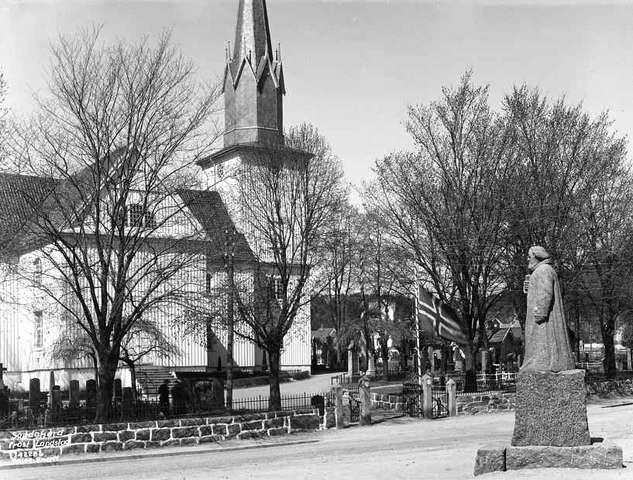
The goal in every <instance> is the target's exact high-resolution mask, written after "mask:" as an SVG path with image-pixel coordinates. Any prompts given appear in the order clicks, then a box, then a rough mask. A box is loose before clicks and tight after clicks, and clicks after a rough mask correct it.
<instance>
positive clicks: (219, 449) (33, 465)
mask: <svg viewBox="0 0 633 480" xmlns="http://www.w3.org/2000/svg"><path fill="white" fill-rule="evenodd" d="M318 442H319V440H317V439H307V440H295V441H291V442H274V443H259V444H255V445H243V446H241V445H237V446H230V447H222V446H221V443H217V444H216V445H220V446H219V447H217V448H195V447H194V448H191V449H188V450H183V449H182V447H175V448H174V449H173V450H171V449H170V451H167V452H164V451H160V449H156V450H152V451H151V452H147V453H135V454H132V455H108V456H103V457H102V456H95V457H80V458H70V459H68V460H55V461H52V462H32V463H11V464H7V465H0V471H2V470H14V469H17V468H37V467H47V466H51V465H73V464H77V463H102V462H115V461H120V460H138V459H142V458H151V457H173V456H176V455H201V454H205V453H216V452H235V451H238V450H254V449H257V448H272V447H287V446H292V445H303V444H307V443H318Z"/></svg>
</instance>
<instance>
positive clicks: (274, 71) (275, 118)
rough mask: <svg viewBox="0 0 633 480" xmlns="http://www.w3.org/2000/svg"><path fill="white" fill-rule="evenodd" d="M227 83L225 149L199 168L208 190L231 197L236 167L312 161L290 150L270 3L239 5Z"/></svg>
mask: <svg viewBox="0 0 633 480" xmlns="http://www.w3.org/2000/svg"><path fill="white" fill-rule="evenodd" d="M231 50H232V51H231ZM223 82H224V83H223V86H222V93H223V94H224V147H223V148H222V149H220V150H218V151H216V152H214V153H212V154H211V155H209V156H208V157H206V158H203V159H202V160H200V161H199V162H198V165H200V166H201V167H202V169H203V170H205V174H206V176H207V185H208V186H214V188H216V186H217V188H218V190H224V191H225V192H226V190H227V188H226V187H227V186H226V182H225V181H224V180H226V179H227V178H229V177H232V178H233V179H234V178H235V177H234V176H232V175H230V172H233V171H234V170H235V168H234V167H235V166H237V165H238V164H248V163H251V162H255V163H257V159H260V160H261V158H263V157H265V156H267V157H270V156H273V157H278V158H282V157H283V158H284V161H287V162H289V163H292V160H293V159H295V160H296V159H308V158H311V157H312V155H311V154H309V153H307V152H304V151H301V150H296V149H293V148H288V147H287V146H285V144H284V129H283V96H284V95H285V93H286V89H285V84H284V74H283V68H282V64H281V55H280V52H279V49H277V50H275V51H273V48H272V41H271V38H270V27H269V25H268V12H267V10H266V0H239V5H238V10H237V25H236V28H235V42H234V43H233V48H232V49H231V45H230V44H229V47H228V48H227V50H226V66H225V68H224V79H223ZM222 184H224V185H222ZM225 196H226V195H225ZM227 200H228V199H227Z"/></svg>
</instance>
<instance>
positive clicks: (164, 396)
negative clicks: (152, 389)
mask: <svg viewBox="0 0 633 480" xmlns="http://www.w3.org/2000/svg"><path fill="white" fill-rule="evenodd" d="M158 403H159V405H160V411H161V413H162V414H163V415H165V416H167V415H168V414H169V380H167V379H165V380H163V383H162V384H161V385H160V387H158Z"/></svg>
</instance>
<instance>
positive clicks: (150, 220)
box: [145, 211, 156, 228]
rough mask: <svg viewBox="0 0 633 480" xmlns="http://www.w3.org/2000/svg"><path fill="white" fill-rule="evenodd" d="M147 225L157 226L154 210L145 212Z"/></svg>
mask: <svg viewBox="0 0 633 480" xmlns="http://www.w3.org/2000/svg"><path fill="white" fill-rule="evenodd" d="M145 226H146V227H147V228H156V217H155V216H154V212H148V211H146V212H145Z"/></svg>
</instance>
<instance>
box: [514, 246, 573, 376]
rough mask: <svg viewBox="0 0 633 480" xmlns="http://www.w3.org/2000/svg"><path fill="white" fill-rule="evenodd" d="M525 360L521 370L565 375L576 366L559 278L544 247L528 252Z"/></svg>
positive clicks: (536, 247)
mask: <svg viewBox="0 0 633 480" xmlns="http://www.w3.org/2000/svg"><path fill="white" fill-rule="evenodd" d="M528 269H529V270H530V272H531V275H530V280H529V286H528V290H527V316H526V319H525V358H524V360H523V364H522V365H521V371H522V372H525V371H530V372H535V371H545V372H561V371H563V370H571V369H573V368H574V367H575V364H574V357H573V354H572V350H571V346H570V343H569V336H568V335H567V324H566V323H565V313H564V311H563V299H562V297H561V294H560V286H559V284H558V275H556V271H555V270H554V267H553V266H552V259H551V258H550V254H549V253H547V251H546V250H545V249H544V248H543V247H539V246H534V247H531V248H530V250H529V251H528Z"/></svg>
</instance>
